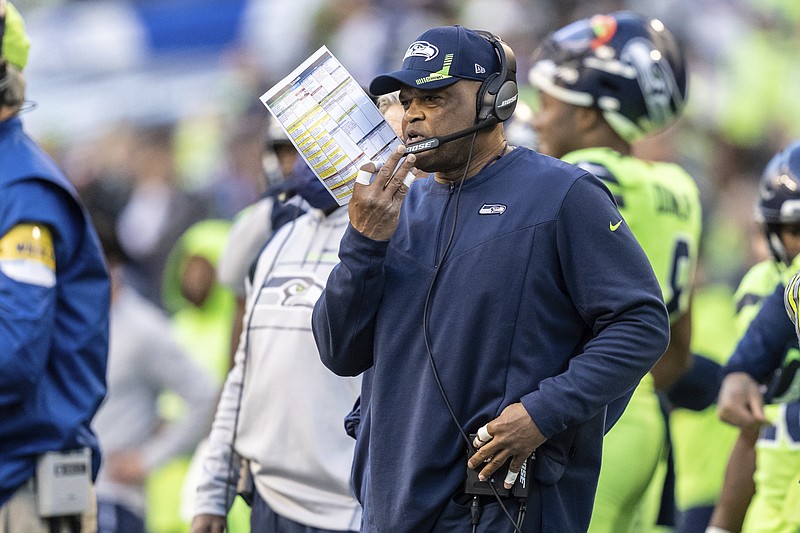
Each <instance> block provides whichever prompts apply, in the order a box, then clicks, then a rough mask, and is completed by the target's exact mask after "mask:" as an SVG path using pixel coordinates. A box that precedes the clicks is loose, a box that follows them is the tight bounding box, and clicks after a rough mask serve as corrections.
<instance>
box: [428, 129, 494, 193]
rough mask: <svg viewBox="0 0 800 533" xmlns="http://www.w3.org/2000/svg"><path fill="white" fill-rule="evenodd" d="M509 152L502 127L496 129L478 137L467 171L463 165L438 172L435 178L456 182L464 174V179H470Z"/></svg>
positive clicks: (443, 181) (444, 181)
mask: <svg viewBox="0 0 800 533" xmlns="http://www.w3.org/2000/svg"><path fill="white" fill-rule="evenodd" d="M479 135H480V134H479ZM507 152H508V142H507V141H506V139H505V137H504V136H503V133H502V128H500V129H499V130H494V131H492V132H491V133H490V135H489V136H488V137H486V138H484V139H476V142H475V153H474V154H473V156H472V157H471V158H469V161H467V162H466V163H468V164H469V168H468V169H467V171H466V173H465V172H464V167H463V166H462V167H460V168H458V169H456V170H453V171H450V172H444V173H441V172H437V173H436V174H435V179H436V181H438V182H440V183H455V182H457V181H459V180H460V179H461V178H462V176H463V178H464V179H469V178H471V177H473V176H475V175H476V174H478V173H480V171H481V170H483V169H484V168H486V167H488V166H489V165H491V164H492V163H494V162H495V161H497V160H498V159H500V158H501V157H503V156H504V155H505V154H506V153H507Z"/></svg>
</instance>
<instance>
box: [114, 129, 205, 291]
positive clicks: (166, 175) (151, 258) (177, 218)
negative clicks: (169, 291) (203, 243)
mask: <svg viewBox="0 0 800 533" xmlns="http://www.w3.org/2000/svg"><path fill="white" fill-rule="evenodd" d="M174 163H175V162H174V152H173V149H172V127H171V126H169V125H156V126H150V127H146V128H142V130H141V131H140V133H139V136H138V140H137V143H136V145H135V147H134V153H133V154H131V159H130V165H131V171H132V173H133V180H134V182H133V190H132V192H131V195H130V198H129V199H128V202H127V204H126V205H125V207H124V208H123V209H122V212H121V213H120V218H119V222H118V224H119V225H118V234H119V239H120V244H121V246H122V248H123V250H125V253H126V254H127V255H128V257H129V258H130V274H131V275H130V284H131V286H132V287H133V288H134V289H135V290H136V291H138V292H139V293H140V294H142V296H144V297H145V298H147V299H148V300H150V301H151V302H153V303H155V304H156V305H159V306H161V305H162V297H161V287H162V274H163V270H164V267H165V264H166V260H167V255H168V254H169V252H170V251H171V250H172V248H173V246H174V245H175V242H176V241H177V239H178V237H179V236H180V235H181V234H182V233H183V232H184V231H185V230H186V229H187V228H188V227H189V226H190V225H191V224H192V223H194V222H197V221H198V220H200V219H202V218H204V217H205V216H206V214H207V212H208V210H207V208H206V206H205V205H204V204H203V202H201V201H199V199H198V198H196V197H194V196H193V195H190V194H189V193H187V192H186V191H185V190H183V189H182V188H181V183H180V178H179V176H178V175H177V173H176V171H175V165H174Z"/></svg>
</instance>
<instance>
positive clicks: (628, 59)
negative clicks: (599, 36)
mask: <svg viewBox="0 0 800 533" xmlns="http://www.w3.org/2000/svg"><path fill="white" fill-rule="evenodd" d="M620 59H622V61H623V62H624V63H627V64H629V65H631V66H632V67H633V68H634V69H635V70H636V79H637V81H638V82H639V87H640V89H641V91H642V96H643V97H644V102H645V105H646V106H647V116H648V119H649V121H650V122H651V123H652V124H653V125H655V126H657V127H661V126H665V125H666V124H667V123H669V121H670V120H671V119H672V117H673V116H674V115H675V114H676V113H679V112H680V111H681V108H682V104H683V103H682V101H681V98H680V89H679V88H678V84H677V82H676V81H675V77H674V75H673V73H672V69H671V68H670V66H669V64H668V63H667V62H666V60H664V59H663V58H662V56H661V53H660V52H659V51H658V50H656V49H655V48H654V47H653V44H652V43H651V42H650V41H648V40H647V39H633V40H631V42H630V43H628V44H627V46H625V48H624V49H623V51H622V54H621V57H620Z"/></svg>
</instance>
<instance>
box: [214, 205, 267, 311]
mask: <svg viewBox="0 0 800 533" xmlns="http://www.w3.org/2000/svg"><path fill="white" fill-rule="evenodd" d="M274 201H275V200H274V198H272V197H266V198H262V199H261V200H259V201H258V202H256V203H255V204H253V205H251V206H249V207H247V208H246V209H245V210H244V211H242V212H241V213H240V215H239V216H238V217H237V219H236V221H235V222H234V223H233V225H232V226H231V229H230V232H229V233H228V239H227V241H226V243H225V248H224V249H223V251H222V254H220V258H219V262H218V264H217V280H218V281H219V282H220V283H221V284H222V285H224V286H226V287H228V288H229V289H231V290H233V292H234V293H236V295H237V296H244V295H245V284H244V280H245V278H246V277H247V272H248V270H249V269H250V266H251V265H252V264H253V262H254V261H255V260H256V259H257V258H258V253H259V252H260V251H261V249H262V248H263V247H264V244H266V242H267V241H268V240H269V238H270V236H271V235H272V219H271V217H272V206H273V202H274Z"/></svg>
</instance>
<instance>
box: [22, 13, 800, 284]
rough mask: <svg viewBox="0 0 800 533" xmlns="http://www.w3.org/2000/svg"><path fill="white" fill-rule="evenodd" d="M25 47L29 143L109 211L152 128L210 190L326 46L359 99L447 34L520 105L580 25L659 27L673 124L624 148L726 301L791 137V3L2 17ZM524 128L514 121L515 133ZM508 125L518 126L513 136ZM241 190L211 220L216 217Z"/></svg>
mask: <svg viewBox="0 0 800 533" xmlns="http://www.w3.org/2000/svg"><path fill="white" fill-rule="evenodd" d="M15 3H16V5H17V6H18V8H19V9H20V11H21V12H22V14H23V16H24V17H25V20H26V23H27V25H28V31H29V33H30V35H31V38H32V49H31V56H30V61H29V66H28V68H27V71H26V72H27V77H28V97H29V99H30V100H31V101H32V102H33V103H34V104H35V106H32V107H33V109H31V110H29V111H28V112H26V114H25V118H24V119H25V121H26V124H27V127H28V129H29V130H30V132H31V133H32V134H33V136H34V137H36V138H37V139H38V140H40V141H41V142H42V143H43V144H45V145H46V146H47V148H48V150H49V151H50V152H51V153H52V154H53V155H54V157H56V158H57V159H58V160H59V162H60V163H62V165H63V166H64V167H65V168H66V170H67V172H68V173H69V175H70V177H71V179H73V180H74V181H75V182H76V184H77V185H78V186H79V188H85V187H86V186H88V185H91V184H96V183H101V182H111V183H115V184H116V185H117V186H118V187H117V188H118V190H119V191H121V192H120V198H119V202H120V204H123V203H124V195H125V191H126V190H129V187H128V186H127V185H126V184H127V181H126V180H129V179H130V176H129V171H128V170H127V169H128V168H129V167H131V165H132V161H131V160H130V158H131V157H133V156H132V155H131V154H132V151H131V149H130V147H131V142H132V141H131V139H132V138H134V137H135V136H136V135H138V134H140V133H141V132H142V131H152V130H153V128H156V129H163V128H168V131H169V135H170V138H171V140H172V141H173V143H174V144H173V146H174V161H175V165H176V172H177V175H178V184H179V186H180V187H182V188H185V189H187V190H194V191H197V190H205V189H208V188H213V187H215V184H216V186H219V185H220V181H219V180H220V179H221V178H220V176H221V175H222V174H224V173H225V167H226V165H227V166H228V167H229V166H230V162H229V160H230V158H231V157H232V156H231V151H232V146H233V143H234V139H237V138H239V139H241V138H248V137H249V138H251V139H252V138H254V139H256V140H257V141H259V142H261V140H262V138H263V136H264V133H263V132H265V131H266V126H265V123H264V121H265V120H266V119H267V115H268V113H267V111H266V109H265V108H263V106H261V104H260V102H259V101H258V96H259V95H260V94H262V93H263V92H264V91H266V90H267V89H268V88H269V87H271V86H272V84H273V83H275V82H276V81H278V80H279V79H281V78H282V77H283V76H285V75H286V74H288V73H289V72H290V71H291V70H292V69H293V68H294V67H295V66H297V65H298V64H299V63H300V62H301V61H302V60H303V59H305V58H306V57H307V56H308V55H309V54H310V53H311V52H313V51H314V50H316V48H318V47H319V46H320V45H322V44H325V45H327V46H328V48H330V49H331V51H332V52H333V53H334V55H336V57H337V58H338V59H339V60H340V61H341V62H342V63H343V64H344V65H345V66H346V67H347V68H348V70H350V72H351V73H352V74H353V75H354V77H355V78H356V79H357V80H358V81H359V82H360V83H362V85H366V84H367V83H368V82H369V80H370V79H371V78H372V76H374V75H375V74H376V73H378V72H381V71H384V70H386V69H390V68H394V67H395V66H396V65H398V64H399V63H400V61H401V60H402V54H403V52H404V50H405V47H406V46H407V44H408V43H410V42H411V41H412V40H413V39H414V38H415V37H416V36H417V35H419V34H420V33H421V32H422V31H424V30H425V29H427V28H429V27H431V26H436V25H441V24H453V23H458V24H462V25H464V26H467V27H473V28H481V29H487V30H490V31H492V32H494V33H496V34H499V35H501V36H502V37H503V38H504V39H505V40H506V41H507V42H508V43H510V44H511V46H512V47H513V49H514V50H515V52H516V56H517V60H518V78H519V82H520V85H521V87H522V96H523V99H524V101H525V102H526V103H528V104H529V105H530V106H531V107H535V105H536V102H535V95H534V94H533V93H532V92H531V91H530V90H529V89H528V87H527V70H528V66H529V64H530V55H531V53H532V51H533V49H534V48H535V46H536V45H537V43H538V42H539V41H540V40H541V39H542V37H543V36H544V35H545V34H547V33H549V32H550V31H552V30H554V29H556V28H558V27H560V26H561V25H563V24H565V23H567V22H569V21H571V20H574V19H576V18H579V17H583V16H588V15H592V14H595V13H598V12H603V11H611V10H617V9H633V10H636V11H639V12H642V13H645V14H649V15H653V16H657V17H659V18H661V19H662V20H663V21H664V22H665V24H666V25H667V26H668V27H669V28H670V29H671V30H672V31H673V32H674V33H675V34H676V35H677V36H678V37H679V39H680V40H681V41H682V43H683V45H684V49H685V51H686V53H687V56H688V58H689V62H690V86H689V104H688V107H687V111H686V114H685V117H684V118H683V119H682V120H681V121H680V122H679V123H678V124H677V125H675V126H674V127H673V128H671V129H670V130H669V131H667V132H666V133H664V134H662V135H660V136H658V137H657V138H654V139H650V140H648V141H645V142H642V143H640V144H639V145H637V147H636V149H637V151H638V152H639V153H640V154H641V155H644V156H646V157H651V158H654V159H664V160H673V161H677V162H679V163H681V164H682V165H684V166H685V167H686V168H687V169H688V170H689V171H690V172H691V173H692V174H693V175H694V176H695V178H696V179H697V180H698V182H699V184H700V186H701V189H702V192H703V198H704V204H705V218H706V236H705V240H704V247H703V259H704V268H703V269H702V272H701V274H702V275H701V280H702V282H704V283H710V282H720V283H724V284H729V285H732V286H733V285H735V284H736V283H738V281H739V279H740V276H741V274H742V273H743V272H744V270H745V269H746V268H747V267H749V266H750V265H751V264H753V262H754V261H755V260H756V259H757V258H759V257H760V254H763V250H762V249H759V247H758V246H755V245H756V244H758V243H759V241H760V239H758V238H755V239H754V236H757V233H756V231H755V230H756V228H755V226H754V224H753V220H752V214H753V205H754V200H755V192H756V185H757V180H758V177H759V175H760V172H761V169H762V168H763V166H764V164H765V163H766V161H767V160H768V159H769V157H770V156H771V155H772V154H773V153H774V152H775V151H777V150H778V149H780V148H781V147H783V146H784V145H785V144H787V143H788V141H789V140H790V139H792V138H794V137H798V136H800V98H798V97H797V94H798V92H797V87H800V69H798V68H796V65H795V62H796V57H797V49H798V47H799V46H800V2H796V0H638V1H637V0H630V1H610V0H589V1H581V0H463V1H457V0H449V1H447V0H393V1H389V0H338V1H337V0H128V1H123V0H82V1H79V0H74V1H64V0H60V1H59V0H16V2H15ZM523 119H524V117H523ZM523 119H521V120H523ZM257 189H258V187H254V188H253V191H251V192H250V193H248V194H249V195H250V196H248V194H243V195H241V197H240V198H238V199H237V200H235V201H234V200H231V202H232V203H231V205H223V206H218V207H217V211H216V212H215V213H214V216H223V217H225V216H231V215H232V213H233V212H235V211H236V210H237V209H238V208H240V207H241V206H242V205H243V204H246V203H247V202H248V201H250V200H251V199H253V198H251V197H253V195H257V193H258V191H257Z"/></svg>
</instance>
